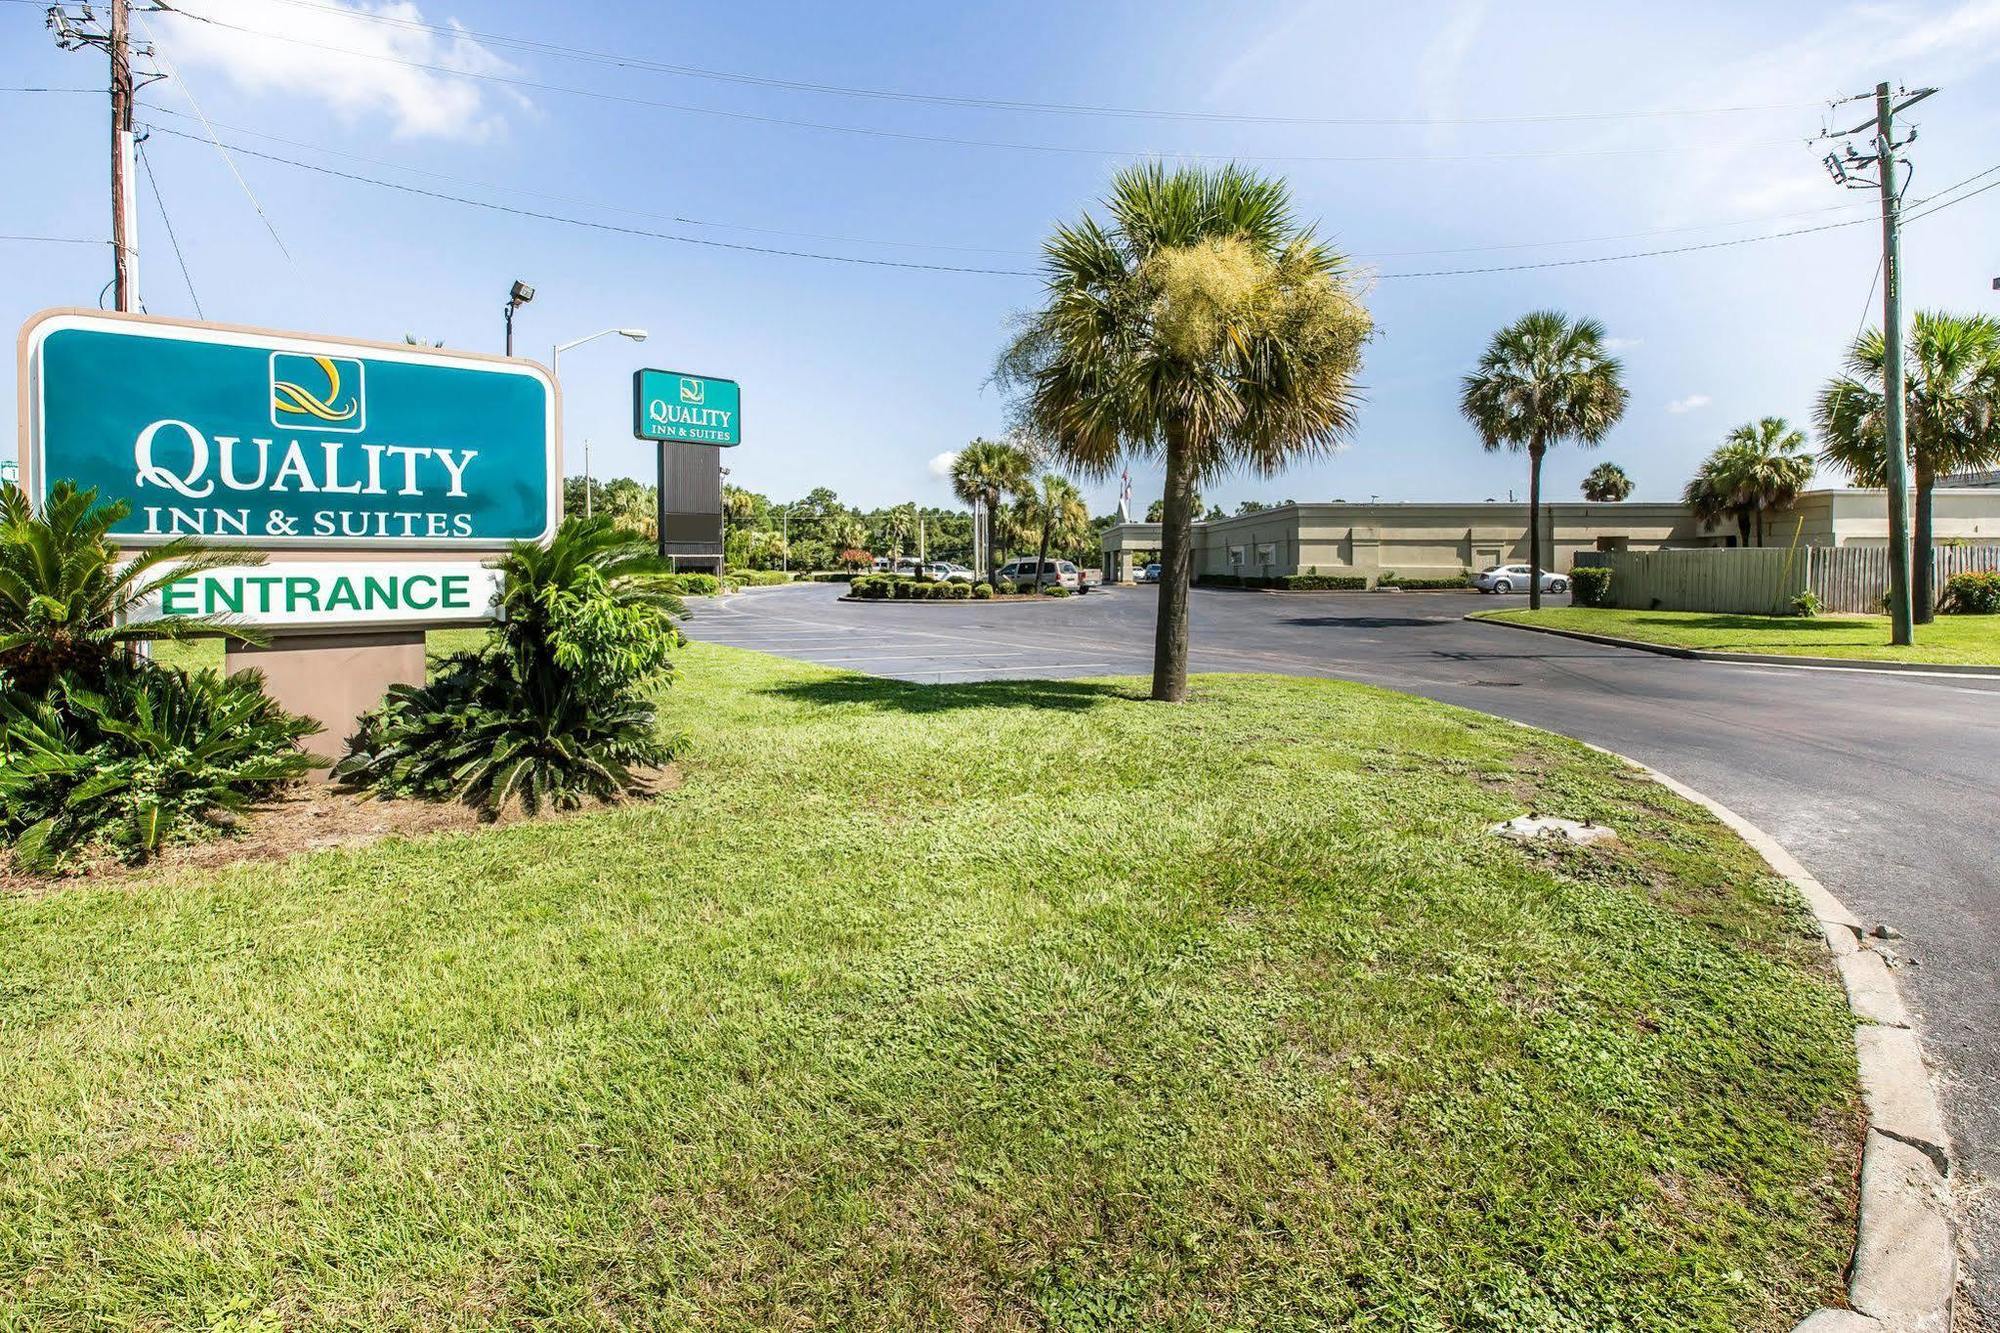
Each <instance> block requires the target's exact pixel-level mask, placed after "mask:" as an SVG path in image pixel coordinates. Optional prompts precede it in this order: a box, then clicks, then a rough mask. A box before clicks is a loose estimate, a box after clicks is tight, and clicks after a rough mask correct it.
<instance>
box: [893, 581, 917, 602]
mask: <svg viewBox="0 0 2000 1333" xmlns="http://www.w3.org/2000/svg"><path fill="white" fill-rule="evenodd" d="M889 595H890V596H891V597H893V598H895V599H896V600H897V601H899V602H907V601H910V600H912V599H913V598H915V597H916V595H917V585H916V583H915V581H914V580H911V579H890V580H889Z"/></svg>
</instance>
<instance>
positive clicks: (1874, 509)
mask: <svg viewBox="0 0 2000 1333" xmlns="http://www.w3.org/2000/svg"><path fill="white" fill-rule="evenodd" d="M1932 508H1933V512H1934V514H1935V516H1936V525H1937V536H1938V539H1939V540H1941V541H1942V540H1969V541H1993V542H2000V488H1995V489H1954V490H1946V489H1942V488H1940V489H1939V490H1938V491H1937V492H1936V495H1935V498H1934V500H1933V505H1932ZM1546 510H1547V518H1546V523H1547V526H1546V527H1545V528H1544V530H1543V550H1544V552H1545V554H1544V557H1543V559H1544V561H1545V562H1546V564H1547V565H1548V567H1549V568H1550V569H1554V570H1563V571H1566V570H1568V569H1570V568H1571V567H1572V566H1573V565H1575V564H1576V563H1577V561H1578V558H1579V557H1583V556H1587V555H1588V554H1589V553H1590V552H1592V551H1602V550H1634V551H1651V550H1662V549H1667V548H1679V547H1701V546H1734V545H1736V544H1737V529H1736V524H1735V522H1734V521H1733V520H1728V519H1725V520H1724V521H1723V522H1721V523H1707V524H1704V523H1698V522H1696V521H1695V519H1694V516H1693V515H1692V514H1691V513H1689V511H1688V509H1687V506H1685V505H1682V504H1678V503H1674V504H1656V503H1635V502H1633V501H1626V502H1624V503H1622V504H1591V503H1588V502H1583V501H1558V502H1556V503H1554V504H1550V505H1548V506H1546ZM1888 530H1889V520H1888V512H1887V509H1886V500H1885V498H1884V495H1883V493H1882V492H1881V491H1880V490H1858V489H1839V490H1834V489H1827V490H1816V491H1808V492H1806V493H1805V494H1804V495H1802V496H1800V497H1799V499H1798V502H1797V503H1796V504H1794V505H1793V506H1791V507H1790V508H1789V509H1784V510H1779V511H1777V512H1776V513H1774V514H1772V515H1770V516H1768V517H1767V518H1766V519H1765V521H1764V544H1765V545H1766V546H1790V545H1792V544H1794V543H1795V542H1796V543H1797V544H1798V545H1800V546H1851V545H1861V546H1869V545H1873V546H1881V545H1884V544H1886V543H1887V541H1888ZM1753 540H1754V537H1753ZM1194 542H1195V550H1194V570H1195V576H1196V577H1197V578H1200V577H1203V576H1214V575H1231V574H1233V575H1237V576H1239V577H1243V578H1277V577H1280V576H1283V575H1286V574H1308V573H1314V572H1317V573H1321V574H1336V575H1350V576H1351V575H1360V576H1363V577H1366V578H1368V579H1369V580H1370V581H1371V582H1372V581H1374V580H1376V579H1379V578H1380V577H1381V576H1382V575H1383V574H1386V573H1392V572H1393V573H1396V574H1400V575H1403V576H1404V577H1406V578H1449V577H1452V576H1454V575H1458V574H1463V573H1466V572H1468V571H1477V570H1481V569H1486V568H1489V567H1491V566H1493V565H1498V564H1513V563H1516V562H1524V561H1526V560H1527V558H1528V525H1527V506H1526V505H1522V504H1499V503H1489V502H1478V503H1468V504H1424V503H1409V504H1344V503H1343V504H1332V503H1329V504H1291V505H1280V506H1278V507H1277V508H1275V509H1265V510H1260V511H1259V512H1257V513H1254V514H1243V515H1240V516H1238V517H1235V518H1222V519H1215V520H1213V521H1210V522H1201V523H1196V524H1195V525H1194ZM1159 544H1160V525H1159V524H1157V523H1124V524H1120V525H1119V526H1117V527H1114V528H1112V529H1110V530H1109V531H1108V532H1106V533H1105V535H1104V550H1105V576H1106V577H1107V578H1112V579H1127V578H1130V577H1131V559H1130V555H1131V553H1132V552H1134V551H1149V550H1157V549H1158V548H1159Z"/></svg>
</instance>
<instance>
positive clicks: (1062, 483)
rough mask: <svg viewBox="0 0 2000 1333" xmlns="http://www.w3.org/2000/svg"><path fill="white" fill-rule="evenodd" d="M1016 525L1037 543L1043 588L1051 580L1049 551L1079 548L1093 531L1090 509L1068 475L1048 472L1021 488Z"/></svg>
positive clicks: (1038, 573)
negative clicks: (1091, 530) (1049, 574)
mask: <svg viewBox="0 0 2000 1333" xmlns="http://www.w3.org/2000/svg"><path fill="white" fill-rule="evenodd" d="M1014 525H1015V528H1016V529H1017V530H1018V531H1020V532H1023V533H1026V534H1028V536H1030V537H1031V538H1032V539H1033V540H1034V541H1035V542H1036V543H1037V548H1038V553H1039V556H1040V558H1039V559H1038V560H1037V561H1036V563H1035V591H1036V592H1040V591H1041V590H1042V584H1043V583H1045V582H1046V581H1047V579H1046V577H1045V576H1046V574H1047V569H1048V563H1049V552H1050V551H1051V550H1053V551H1055V552H1056V553H1057V554H1058V555H1060V554H1061V553H1062V552H1064V551H1073V550H1075V549H1076V547H1077V544H1078V543H1080V542H1081V541H1083V539H1084V538H1085V537H1086V536H1088V535H1089V533H1090V509H1089V507H1088V506H1086V505H1085V504H1084V502H1083V495H1082V493H1081V492H1080V491H1078V490H1077V488H1076V487H1075V485H1073V484H1072V483H1071V482H1070V481H1069V480H1068V479H1067V478H1064V477H1058V476H1056V475H1055V474H1054V473H1053V472H1045V473H1043V474H1042V475H1041V476H1040V477H1038V478H1036V479H1035V480H1033V481H1031V482H1029V483H1028V484H1026V485H1025V486H1023V487H1022V488H1021V491H1020V493H1019V495H1018V497H1017V498H1016V499H1015V501H1014Z"/></svg>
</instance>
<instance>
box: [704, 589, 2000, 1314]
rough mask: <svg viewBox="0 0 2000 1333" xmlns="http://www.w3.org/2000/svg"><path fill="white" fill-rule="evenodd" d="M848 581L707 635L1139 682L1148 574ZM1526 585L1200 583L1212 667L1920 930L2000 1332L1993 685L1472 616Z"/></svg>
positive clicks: (787, 594)
mask: <svg viewBox="0 0 2000 1333" xmlns="http://www.w3.org/2000/svg"><path fill="white" fill-rule="evenodd" d="M842 591H843V589H842V588H841V587H840V586H839V585H832V584H805V585H792V586H789V587H782V588H771V589H758V590H754V591H751V592H746V593H744V594H741V595H738V596H735V597H731V598H728V599H726V600H724V601H723V602H721V603H719V604H715V605H709V606H700V607H698V608H697V609H696V610H695V611H694V612H693V614H692V616H691V618H690V621H689V623H688V626H687V628H688V632H689V633H690V634H691V635H692V636H693V637H695V638H699V639H708V640H712V641H714V642H717V643H726V644H732V645H736V646H739V647H744V648H754V649H759V650H761V651H764V652H771V653H777V654H780V655H782V656H786V657H794V658H800V659H804V660H808V661H813V662H822V663H826V664H829V665H833V666H839V667H844V668H847V669H849V670H853V671H860V672H866V673H869V674H871V675H879V676H891V677H895V678H898V679H902V680H910V681H922V682H955V681H969V680H987V679H1005V678H1033V677H1078V676H1106V675H1144V674H1148V673H1150V671H1151V669H1152V633H1153V612H1154V606H1155V602H1156V597H1157V593H1156V591H1155V590H1154V589H1152V588H1133V587H1124V588H1111V589H1105V590H1100V591H1097V592H1092V593H1090V594H1089V595H1088V596H1085V597H1080V598H1076V597H1072V598H1068V599H1060V600H1058V599H1050V600H1048V601H1047V602H1045V603H1032V604H1018V603H1016V604H1009V603H975V602H937V603H933V602H919V603H849V602H842V601H840V600H839V598H840V595H841V593H842ZM1525 601H1526V599H1525V598H1522V597H1514V598H1494V597H1478V596H1474V595H1470V594H1465V593H1402V594H1393V595H1391V594H1367V593H1362V594H1339V593H1331V594H1328V593H1320V594H1280V593H1262V592H1250V591H1238V590H1204V589H1197V590H1195V592H1194V593H1193V604H1192V607H1191V611H1190V618H1191V621H1192V631H1191V646H1190V661H1191V665H1192V668H1193V670H1195V671H1268V672H1276V673H1281V674H1288V675H1317V676H1337V677H1340V678H1343V679H1347V680H1356V681H1363V682H1366V683H1368V684H1373V685H1381V686H1386V687H1388V688H1391V689H1398V690H1405V691H1408V692H1411V693H1414V694H1421V695H1425V696H1427V697H1430V698H1434V699H1439V700H1442V701H1444V702H1447V703H1453V704H1459V705H1462V706H1464V707H1468V708H1476V709H1479V710H1481V711H1483V712H1488V713H1494V714H1498V715H1500V716H1504V717H1511V718H1514V719H1516V720H1518V721H1522V722H1527V723H1531V724H1533V725H1535V726H1541V727H1548V728H1550V729H1552V730H1556V731H1561V732H1564V733H1566V734H1568V735H1571V736H1575V737H1577V738H1578V739H1581V740H1586V741H1590V742H1592V743H1593V744H1597V745H1602V746H1604V747H1606V748H1608V749H1612V750H1616V751H1618V752H1619V753H1621V754H1626V755H1629V756H1631V757H1632V758H1634V759H1638V760H1640V761H1642V762H1644V763H1647V764H1650V765H1652V766H1653V767H1655V768H1657V769H1659V770H1661V771H1662V772H1665V773H1668V774H1671V775H1672V776H1674V777H1676V778H1679V779H1680V780H1681V781H1683V782H1686V783H1688V784H1689V785H1690V786H1693V787H1695V788H1697V789H1699V790H1701V791H1704V792H1706V793H1708V794H1709V795H1710V796H1713V797H1714V798H1716V799H1717V800H1720V801H1722V802H1724V803H1725V804H1727V805H1729V806H1731V807H1733V808H1734V809H1736V810H1737V811H1739V812H1741V813H1742V814H1743V815H1744V816H1745V817H1747V818H1749V819H1750V820H1752V821H1754V822H1755V823H1757V824H1759V825H1761V826H1762V827H1763V828H1764V829H1765V830H1766V831H1768V832H1769V833H1771V834H1772V835H1773V836H1775V837H1776V838H1778V840H1779V841H1781V842H1783V843H1784V844H1785V845H1786V846H1787V847H1788V848H1790V849H1791V851H1792V852H1793V853H1794V854H1795V855H1797V856H1798V858H1799V859H1800V860H1801V861H1802V862H1804V863H1805V865H1806V866H1807V867H1808V868H1809V869H1811V870H1812V872H1813V873H1814V874H1815V875H1817V876H1818V877H1819V878H1820V879H1821V880H1822V881H1823V882H1824V883H1825V884H1826V885H1827V887H1828V888H1830V889H1832V890H1833V892H1834V893H1835V894H1837V895H1839V897H1840V898H1841V899H1842V901H1844V902H1846V903H1847V904H1848V905H1849V906H1850V907H1851V908H1853V910H1854V911H1855V912H1857V913H1858V914H1859V915H1860V916H1861V917H1862V919H1863V920H1864V921H1868V922H1871V923H1875V922H1886V923H1889V924H1892V925H1894V926H1895V927H1896V928H1897V929H1898V930H1900V931H1901V932H1902V933H1903V937H1904V938H1903V939H1901V940H1899V941H1897V942H1896V945H1895V947H1896V948H1897V949H1898V950H1899V951H1900V952H1901V953H1902V955H1903V956H1904V958H1905V964H1904V966H1903V968H1902V969H1901V977H1902V981H1903V986H1904V990H1905V994H1906V995H1907V996H1908V997H1909V998H1910V1000H1911V1001H1912V1003H1913V1005H1914V1007H1915V1008H1916V1009H1917V1011H1918V1013H1919V1015H1920V1017H1921V1020H1922V1023H1923V1036H1924V1042H1925V1048H1926V1051H1927V1053H1928V1054H1929V1055H1930V1056H1931V1057H1932V1059H1933V1060H1934V1062H1935V1063H1936V1064H1937V1066H1938V1071H1937V1072H1938V1075H1939V1080H1940V1084H1941V1088H1942V1091H1943V1094H1944V1097H1945V1102H1946V1107H1947V1110H1948V1113H1949V1115H1950V1118H1951V1121H1952V1131H1953V1134H1954V1137H1955V1139H1956V1140H1957V1153H1956V1156H1955V1160H1954V1166H1953V1170H1954V1176H1955V1178H1956V1180H1957V1183H1958V1188H1959V1191H1960V1195H1961V1198H1962V1199H1963V1200H1964V1201H1965V1203H1966V1206H1967V1208H1968V1211H1969V1215H1970V1222H1969V1229H1970V1232H1971V1234H1972V1238H1973V1241H1974V1244H1975V1245H1976V1246H1977V1248H1978V1249H1979V1250H1981V1251H1983V1253H1984V1256H1985V1257H1983V1258H1980V1259H1977V1260H1976V1261H1975V1262H1974V1264H1973V1265H1972V1271H1973V1273H1974V1274H1975V1279H1974V1285H1973V1287H1972V1290H1971V1291H1970V1293H1969V1295H1970V1296H1971V1297H1972V1300H1973V1303H1974V1304H1975V1305H1976V1306H1977V1308H1978V1309H1980V1310H1981V1311H1982V1312H1983V1313H1984V1314H1985V1316H1986V1318H1987V1319H1988V1320H1989V1321H1991V1322H1993V1323H1995V1324H1996V1326H2000V1207H1996V1201H1995V1199H1994V1196H1993V1195H1992V1194H1991V1193H1989V1182H1992V1181H1996V1180H2000V680H1996V679H1990V678H1989V679H1980V678H1976V677H1969V676H1965V677H1960V676H1932V675H1911V674H1904V675H1891V674H1886V673H1880V672H1869V671H1860V670H1807V669H1799V668H1783V667H1763V666H1739V665H1734V664H1723V663H1709V662H1687V661H1681V660H1678V659H1674V658H1666V657H1659V656H1655V655H1652V654H1646V653H1636V652H1631V651H1629V650H1625V649H1619V648H1610V647H1604V646H1601V645H1597V644H1589V643H1582V642H1578V641H1575V640H1569V639H1559V638H1552V637H1548V636H1543V635H1535V634H1528V633H1524V632H1522V631H1519V630H1511V629H1505V628H1499V627H1495V626H1490V625H1480V624H1476V623H1471V622H1468V621H1466V620H1465V619H1464V618H1463V617H1464V615H1465V614H1466V613H1467V612H1469V611H1474V610H1482V609H1490V608H1494V607H1498V606H1507V605H1520V604H1524V603H1525Z"/></svg>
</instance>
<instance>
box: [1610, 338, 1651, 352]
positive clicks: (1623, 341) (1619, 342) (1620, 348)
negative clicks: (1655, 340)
mask: <svg viewBox="0 0 2000 1333" xmlns="http://www.w3.org/2000/svg"><path fill="white" fill-rule="evenodd" d="M1645 341H1646V340H1645V339H1644V338H1606V339H1605V340H1604V350H1605V351H1607V352H1629V351H1631V350H1632V349H1633V348H1634V347H1637V346H1639V344H1641V343H1643V342H1645Z"/></svg>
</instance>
